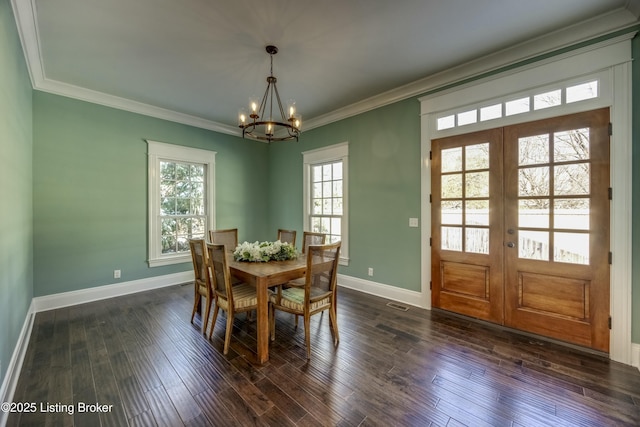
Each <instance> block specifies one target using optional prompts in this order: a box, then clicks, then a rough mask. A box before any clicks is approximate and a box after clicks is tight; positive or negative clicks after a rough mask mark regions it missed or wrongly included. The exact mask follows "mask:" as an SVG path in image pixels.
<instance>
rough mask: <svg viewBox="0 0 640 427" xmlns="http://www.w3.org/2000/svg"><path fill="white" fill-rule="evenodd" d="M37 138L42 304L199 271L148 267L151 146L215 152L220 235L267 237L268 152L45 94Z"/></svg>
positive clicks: (37, 269) (37, 273) (38, 107)
mask: <svg viewBox="0 0 640 427" xmlns="http://www.w3.org/2000/svg"><path fill="white" fill-rule="evenodd" d="M33 138H34V156H33V167H34V172H33V197H34V203H33V215H34V259H35V263H34V273H33V274H34V293H35V296H42V295H50V294H55V293H59V292H66V291H75V290H79V289H84V288H91V287H95V286H100V285H107V284H111V283H117V282H126V281H130V280H136V279H142V278H147V277H153V276H160V275H165V274H170V273H174V272H179V271H187V270H189V269H191V268H192V267H191V265H190V264H189V263H184V264H177V265H172V266H165V267H154V268H150V267H148V264H147V262H146V261H147V154H146V153H147V143H146V142H145V139H151V140H155V141H160V142H167V143H172V144H178V145H185V146H190V147H196V148H202V149H208V150H212V151H216V152H217V155H216V226H217V227H218V228H227V227H238V228H239V238H240V239H254V238H255V239H262V238H264V236H265V230H266V226H267V224H268V222H267V218H266V217H264V216H261V215H256V212H260V209H261V208H262V207H263V206H266V205H267V196H266V194H267V183H266V181H265V180H264V179H262V177H264V176H267V175H268V164H267V163H266V162H264V160H263V159H264V158H265V157H266V156H267V150H268V146H267V145H266V144H261V143H257V142H253V141H249V140H243V139H241V138H238V137H235V136H229V135H224V134H220V133H217V132H211V131H207V130H203V129H197V128H194V127H190V126H185V125H180V124H176V123H172V122H167V121H164V120H159V119H154V118H150V117H147V116H142V115H138V114H133V113H129V112H125V111H121V110H116V109H113V108H108V107H103V106H100V105H96V104H91V103H86V102H82V101H77V100H73V99H70V98H64V97H61V96H57V95H51V94H47V93H43V92H38V91H36V92H34V97H33ZM115 269H119V270H122V277H121V279H114V278H113V270H115Z"/></svg>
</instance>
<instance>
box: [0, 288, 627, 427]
mask: <svg viewBox="0 0 640 427" xmlns="http://www.w3.org/2000/svg"><path fill="white" fill-rule="evenodd" d="M192 298H193V289H192V286H191V285H183V286H172V287H168V288H163V289H159V290H155V291H149V292H144V293H139V294H134V295H128V296H124V297H119V298H113V299H110V300H105V301H98V302H94V303H90V304H83V305H78V306H74V307H68V308H62V309H58V310H52V311H47V312H42V313H38V314H37V316H36V318H35V322H34V328H33V332H32V335H31V341H30V343H29V347H28V350H27V354H26V358H25V361H24V365H23V368H22V372H21V375H20V379H19V383H18V386H17V390H16V393H15V396H14V402H34V403H36V404H37V405H38V409H37V410H36V411H35V412H32V413H13V414H11V415H10V417H9V421H8V425H9V426H54V425H60V426H73V425H75V426H90V427H93V426H100V425H102V426H127V425H129V426H154V425H159V426H172V427H173V426H182V425H185V426H211V425H215V426H218V425H219V426H233V425H238V426H245V425H270V426H320V425H328V426H400V425H401V426H430V425H433V426H463V425H467V426H474V427H475V426H614V425H620V426H638V425H640V372H639V371H638V370H637V369H635V368H632V367H630V366H626V365H622V364H619V363H615V362H611V361H609V360H607V359H606V358H603V357H601V356H598V355H593V354H588V353H583V352H581V351H578V350H575V349H572V348H567V347H564V346H560V345H557V344H553V343H547V342H543V341H539V340H536V339H533V338H530V337H525V336H522V335H518V334H514V333H512V332H509V331H504V330H500V329H496V328H493V327H491V326H487V325H484V324H478V323H475V322H472V321H469V320H467V319H464V318H460V317H456V316H450V315H448V314H444V313H441V312H430V311H426V310H420V309H417V308H414V307H412V308H410V309H409V310H408V311H406V312H405V311H401V310H398V309H396V308H392V307H388V306H387V305H386V303H387V302H388V301H386V300H384V299H381V298H377V297H373V296H370V295H366V294H362V293H358V292H354V291H350V290H347V289H342V288H340V289H339V306H338V326H339V330H340V338H341V341H340V344H339V345H338V347H337V348H334V347H333V345H332V341H331V334H330V330H329V329H330V328H329V317H328V316H327V315H323V316H315V317H314V318H313V320H312V324H311V333H312V337H311V346H312V358H311V360H310V361H309V362H307V361H306V357H305V348H304V332H303V328H302V322H301V323H300V327H299V328H298V329H297V330H296V329H295V328H294V320H293V317H292V316H290V315H287V314H284V313H279V314H278V317H277V320H276V322H277V323H276V341H275V342H273V343H272V344H271V347H270V355H271V358H270V360H269V362H268V363H267V364H265V365H263V366H258V365H255V364H253V363H251V360H252V353H251V349H252V348H255V326H256V325H255V322H252V321H250V320H249V321H248V320H247V319H246V317H245V316H244V315H240V316H238V317H237V318H236V320H235V326H234V331H233V332H234V334H233V337H232V339H231V349H230V351H229V354H228V355H227V356H226V357H225V356H223V355H222V347H223V338H224V321H225V316H224V314H222V315H220V316H219V318H218V321H217V324H216V328H215V335H214V338H213V340H212V341H208V340H207V339H206V338H205V337H204V336H203V335H202V334H201V332H200V326H201V325H200V324H195V325H192V324H191V323H190V322H189V318H190V314H191V304H192V301H193V300H192ZM196 319H197V321H199V317H198V316H196ZM80 402H81V403H85V404H95V403H96V402H99V403H100V404H102V405H112V406H110V410H109V411H108V412H104V413H97V412H79V411H78V404H79V403H80ZM41 404H45V405H46V404H48V405H49V408H52V405H53V408H52V410H51V411H50V412H46V411H45V412H43V411H41V410H40V409H41V408H40V405H41ZM56 404H58V406H57V408H58V409H56V406H55V405H56ZM65 408H66V409H65ZM68 408H72V409H73V410H72V411H71V410H68ZM45 409H46V407H45ZM69 412H73V414H72V415H71V414H69Z"/></svg>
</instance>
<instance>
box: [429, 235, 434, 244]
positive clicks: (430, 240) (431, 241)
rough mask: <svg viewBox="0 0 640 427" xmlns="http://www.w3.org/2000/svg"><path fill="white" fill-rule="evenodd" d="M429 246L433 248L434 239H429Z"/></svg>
mask: <svg viewBox="0 0 640 427" xmlns="http://www.w3.org/2000/svg"><path fill="white" fill-rule="evenodd" d="M429 246H433V237H429Z"/></svg>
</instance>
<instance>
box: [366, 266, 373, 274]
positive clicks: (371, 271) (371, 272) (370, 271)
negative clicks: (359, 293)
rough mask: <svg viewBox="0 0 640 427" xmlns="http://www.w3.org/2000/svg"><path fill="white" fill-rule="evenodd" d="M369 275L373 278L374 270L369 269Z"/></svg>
mask: <svg viewBox="0 0 640 427" xmlns="http://www.w3.org/2000/svg"><path fill="white" fill-rule="evenodd" d="M367 274H369V276H373V268H371V267H369V271H368V273H367Z"/></svg>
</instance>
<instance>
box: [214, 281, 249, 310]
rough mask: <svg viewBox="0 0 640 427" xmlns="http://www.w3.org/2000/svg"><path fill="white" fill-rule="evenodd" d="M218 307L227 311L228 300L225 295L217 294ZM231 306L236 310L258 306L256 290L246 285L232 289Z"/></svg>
mask: <svg viewBox="0 0 640 427" xmlns="http://www.w3.org/2000/svg"><path fill="white" fill-rule="evenodd" d="M218 305H219V306H220V307H221V308H222V309H224V310H228V309H229V300H228V299H227V297H226V295H222V294H218ZM233 305H234V308H235V309H236V310H239V309H242V308H246V307H251V306H254V305H258V296H257V295H256V288H254V287H253V286H251V285H248V284H246V283H241V284H239V285H235V286H234V287H233Z"/></svg>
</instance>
